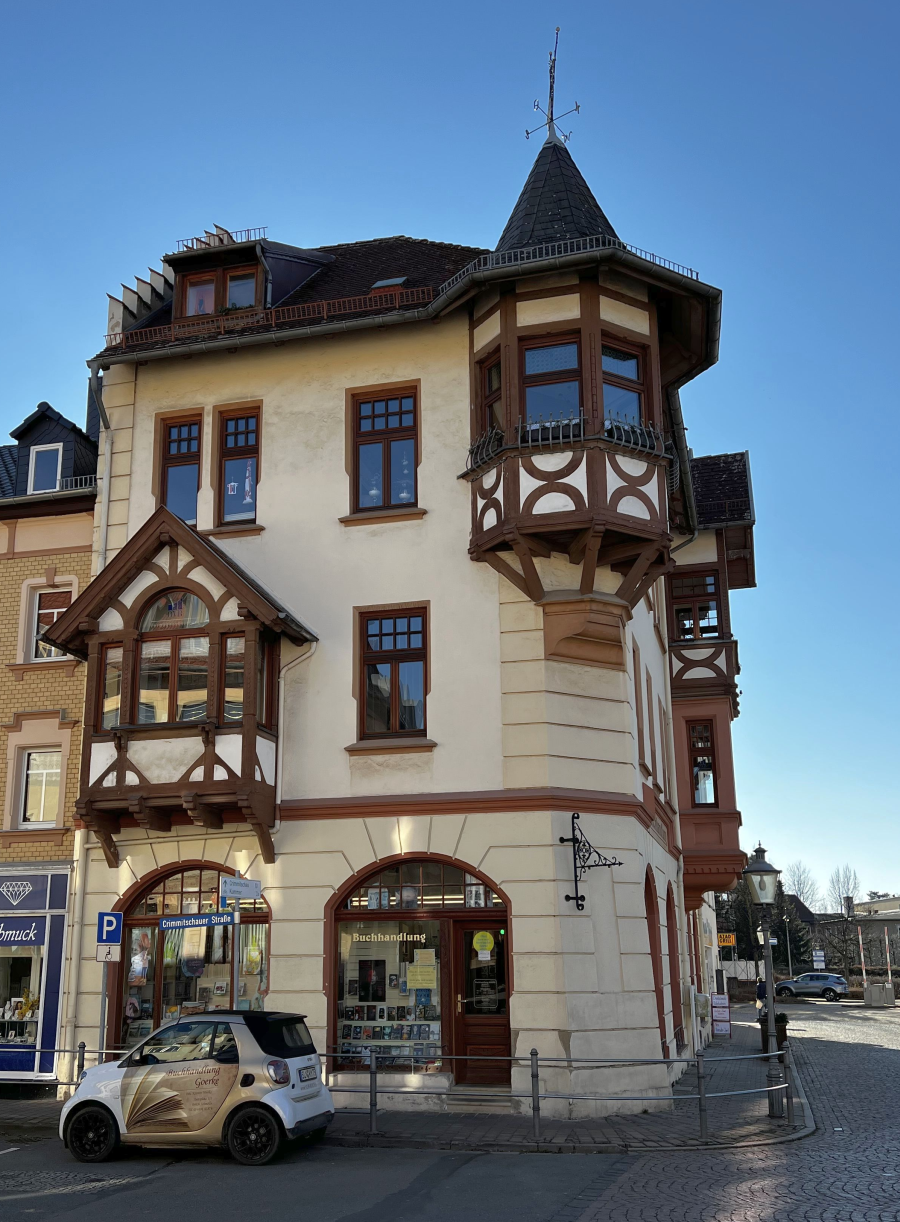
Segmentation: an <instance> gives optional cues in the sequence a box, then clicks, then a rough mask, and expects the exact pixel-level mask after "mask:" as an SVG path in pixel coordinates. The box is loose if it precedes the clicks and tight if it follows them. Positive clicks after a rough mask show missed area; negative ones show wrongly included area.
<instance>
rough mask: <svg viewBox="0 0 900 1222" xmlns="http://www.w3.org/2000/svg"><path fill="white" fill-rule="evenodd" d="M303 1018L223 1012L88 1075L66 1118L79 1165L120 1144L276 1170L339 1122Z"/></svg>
mask: <svg viewBox="0 0 900 1222" xmlns="http://www.w3.org/2000/svg"><path fill="white" fill-rule="evenodd" d="M304 1019H305V1015H303V1014H283V1013H277V1012H273V1013H266V1012H264V1011H259V1012H256V1011H254V1012H248V1011H240V1012H238V1013H235V1012H233V1011H223V1010H218V1011H215V1012H214V1013H209V1014H197V1015H192V1016H191V1017H190V1018H189V1019H181V1020H180V1021H177V1022H170V1023H167V1024H166V1025H165V1026H162V1027H160V1028H159V1030H158V1031H155V1032H154V1033H153V1035H151V1036H150V1037H149V1039H146V1040H144V1041H143V1043H141V1044H139V1045H138V1046H137V1047H136V1048H134V1049H133V1050H132V1051H131V1052H129V1053H128V1055H127V1056H125V1057H122V1059H121V1060H118V1061H111V1062H109V1063H107V1064H105V1065H97V1066H95V1067H94V1068H93V1069H86V1070H85V1071H84V1073H83V1074H82V1075H81V1079H80V1081H79V1083H78V1086H77V1088H76V1090H75V1093H74V1094H73V1096H72V1098H71V1099H69V1101H68V1102H67V1103H66V1105H65V1107H64V1108H63V1110H62V1116H61V1117H60V1124H59V1135H60V1137H61V1138H62V1140H63V1141H64V1142H65V1144H66V1147H67V1149H69V1150H70V1151H71V1152H72V1154H73V1155H74V1156H75V1158H77V1159H78V1160H79V1161H80V1162H85V1163H96V1162H102V1160H103V1159H106V1158H109V1157H110V1155H111V1154H113V1152H114V1151H115V1150H116V1148H117V1147H118V1145H119V1144H120V1143H122V1144H123V1145H135V1146H160V1147H162V1146H165V1147H169V1148H171V1147H173V1146H224V1147H225V1148H226V1149H227V1150H228V1151H229V1153H230V1154H231V1155H232V1156H233V1157H234V1158H236V1159H237V1160H238V1162H241V1163H247V1164H249V1165H253V1166H261V1165H262V1164H263V1163H268V1162H271V1160H272V1159H273V1158H275V1156H276V1155H277V1154H278V1152H279V1151H280V1149H281V1148H282V1146H283V1144H284V1142H285V1140H286V1139H287V1138H292V1137H300V1136H303V1135H306V1136H309V1137H311V1138H312V1139H316V1138H320V1137H322V1136H324V1134H325V1130H326V1129H327V1127H328V1125H329V1124H330V1123H331V1121H332V1120H333V1118H334V1104H333V1103H332V1100H331V1094H330V1092H329V1090H328V1088H327V1087H326V1086H325V1084H324V1082H323V1081H322V1074H321V1071H320V1067H319V1057H318V1055H317V1053H316V1049H315V1047H314V1045H313V1042H312V1040H311V1038H310V1034H309V1030H308V1028H307V1026H306V1022H305V1021H304Z"/></svg>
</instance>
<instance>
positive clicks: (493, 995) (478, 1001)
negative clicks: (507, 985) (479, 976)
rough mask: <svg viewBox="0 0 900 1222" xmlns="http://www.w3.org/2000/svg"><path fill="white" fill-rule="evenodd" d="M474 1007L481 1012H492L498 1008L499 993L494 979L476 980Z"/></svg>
mask: <svg viewBox="0 0 900 1222" xmlns="http://www.w3.org/2000/svg"><path fill="white" fill-rule="evenodd" d="M473 983H474V987H475V1009H476V1010H477V1011H479V1013H481V1014H491V1013H494V1012H495V1011H496V1010H497V1009H498V1008H499V1000H500V998H499V993H498V991H497V981H496V980H476V981H474V982H473Z"/></svg>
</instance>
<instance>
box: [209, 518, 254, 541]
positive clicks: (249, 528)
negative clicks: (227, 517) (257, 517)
mask: <svg viewBox="0 0 900 1222" xmlns="http://www.w3.org/2000/svg"><path fill="white" fill-rule="evenodd" d="M265 529H266V528H265V526H260V525H259V523H258V522H229V524H228V525H227V526H214V527H212V529H211V530H198V531H197V534H198V535H203V536H204V537H205V538H207V539H217V538H219V536H225V537H228V536H231V537H232V538H238V539H239V538H241V536H242V535H261V534H262V532H263V531H264V530H265Z"/></svg>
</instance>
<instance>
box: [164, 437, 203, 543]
mask: <svg viewBox="0 0 900 1222" xmlns="http://www.w3.org/2000/svg"><path fill="white" fill-rule="evenodd" d="M199 486H200V417H199V416H198V417H197V418H196V419H191V420H185V419H181V420H178V421H172V420H164V421H163V453H162V480H161V493H162V502H163V504H164V505H165V507H166V509H170V510H171V511H172V513H174V514H175V515H176V516H177V517H179V518H181V520H182V522H188V523H189V524H190V525H191V526H194V525H195V524H196V522H197V489H198V488H199Z"/></svg>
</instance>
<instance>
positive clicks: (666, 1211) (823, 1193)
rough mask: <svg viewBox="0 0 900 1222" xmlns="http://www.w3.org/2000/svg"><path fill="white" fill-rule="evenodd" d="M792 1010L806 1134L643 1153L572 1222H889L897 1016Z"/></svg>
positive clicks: (828, 1008)
mask: <svg viewBox="0 0 900 1222" xmlns="http://www.w3.org/2000/svg"><path fill="white" fill-rule="evenodd" d="M787 1008H788V1007H787V1006H785V1009H786V1010H787ZM789 1013H790V1018H791V1028H790V1030H791V1044H792V1046H793V1048H794V1050H795V1055H796V1059H797V1064H798V1068H799V1071H800V1074H801V1076H802V1080H803V1084H804V1086H805V1088H806V1092H807V1095H808V1097H809V1100H810V1103H811V1105H812V1111H813V1114H814V1116H815V1119H816V1122H817V1125H818V1130H817V1132H816V1133H815V1134H814V1135H813V1136H812V1137H809V1138H806V1139H805V1140H803V1141H798V1142H791V1143H788V1144H784V1145H770V1146H756V1147H744V1148H742V1149H739V1150H728V1151H721V1150H716V1151H711V1152H709V1153H706V1152H697V1153H693V1154H691V1155H690V1156H689V1157H685V1155H684V1154H683V1153H678V1152H675V1153H671V1154H669V1153H667V1154H646V1155H643V1156H641V1157H639V1158H638V1159H636V1160H635V1161H633V1162H630V1165H629V1166H628V1167H627V1169H625V1170H624V1171H623V1173H622V1174H621V1175H620V1176H619V1177H618V1179H617V1180H616V1182H615V1184H613V1185H611V1186H609V1187H608V1188H607V1189H606V1190H605V1191H603V1192H602V1193H601V1194H600V1195H599V1196H598V1197H597V1199H596V1200H595V1201H593V1202H592V1203H590V1204H589V1205H587V1207H586V1208H585V1209H584V1211H583V1212H582V1213H581V1214H580V1215H579V1216H578V1218H577V1222H713V1220H714V1222H897V1220H898V1219H900V1124H898V1121H900V1106H898V1091H897V1081H898V1075H897V1071H898V1068H900V1009H898V1010H891V1011H873V1010H863V1009H862V1008H861V1007H855V1006H854V1007H850V1006H836V1005H829V1004H828V1003H799V1004H796V1005H793V1006H791V1007H790V1011H789ZM582 1199H583V1194H582ZM569 1217H570V1215H569V1214H568V1213H567V1214H566V1218H567V1219H568V1218H569ZM573 1222H576V1220H573Z"/></svg>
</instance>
